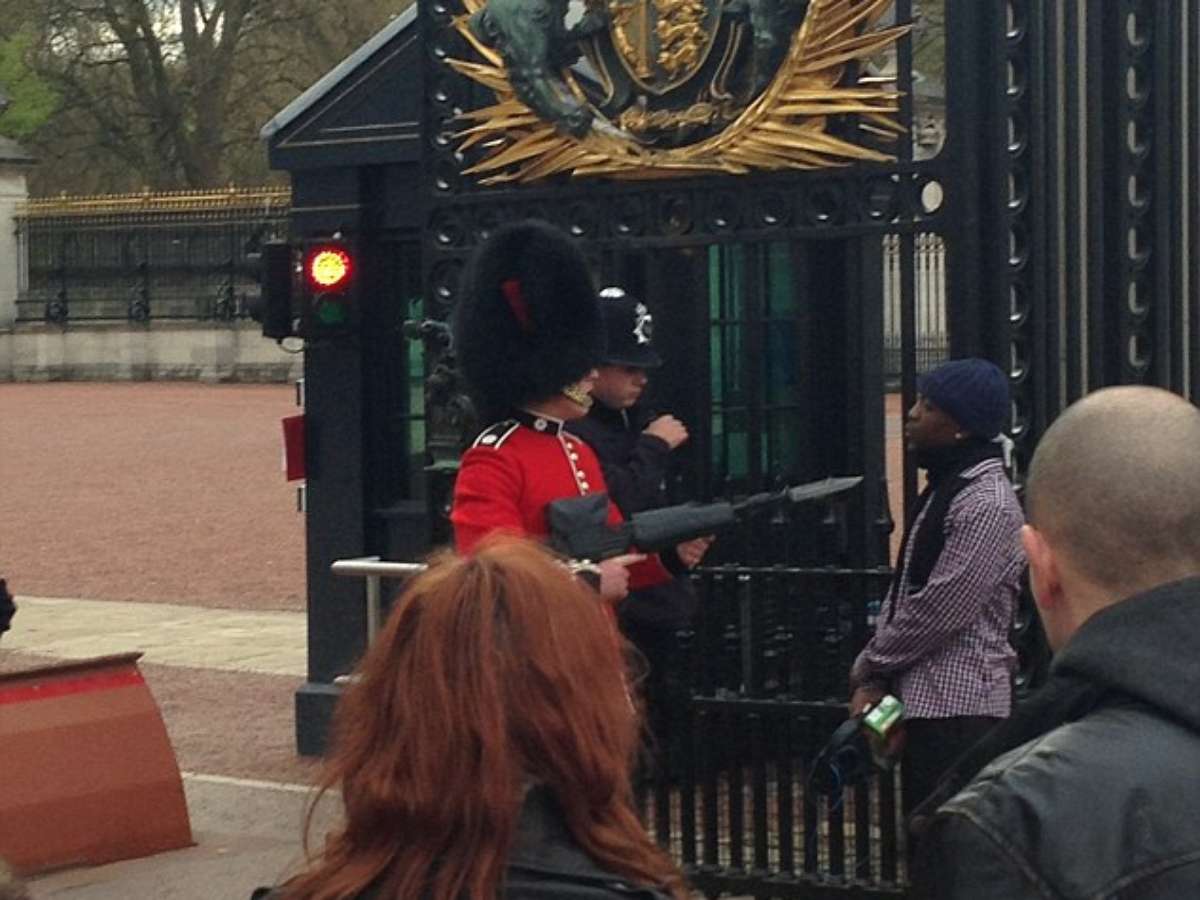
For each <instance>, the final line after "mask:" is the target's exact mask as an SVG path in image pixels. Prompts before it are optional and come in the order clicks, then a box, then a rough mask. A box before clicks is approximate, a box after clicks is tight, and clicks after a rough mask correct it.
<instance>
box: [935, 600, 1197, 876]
mask: <svg viewBox="0 0 1200 900" xmlns="http://www.w3.org/2000/svg"><path fill="white" fill-rule="evenodd" d="M1198 650H1200V578H1192V579H1187V580H1185V581H1180V582H1176V583H1173V584H1168V585H1163V586H1161V587H1159V588H1156V589H1155V590H1152V591H1148V592H1146V593H1144V594H1141V595H1139V596H1137V597H1133V598H1131V599H1129V600H1126V601H1124V602H1122V603H1119V604H1117V605H1116V606H1113V607H1111V608H1109V609H1107V610H1105V611H1103V612H1101V613H1099V614H1097V615H1096V616H1094V617H1093V618H1092V619H1090V620H1089V621H1088V622H1086V623H1085V624H1084V625H1083V627H1082V628H1080V629H1079V631H1078V632H1077V633H1076V634H1075V635H1074V637H1072V638H1071V640H1070V641H1068V643H1067V645H1066V646H1065V647H1064V648H1063V649H1062V651H1061V652H1060V653H1059V655H1058V656H1057V657H1056V659H1055V660H1054V663H1053V667H1052V669H1051V678H1050V680H1049V682H1048V683H1047V684H1046V686H1045V687H1044V688H1043V689H1042V690H1041V691H1039V692H1038V694H1037V695H1035V696H1034V697H1033V698H1031V699H1030V700H1029V701H1028V703H1027V705H1026V706H1025V707H1023V708H1019V709H1018V712H1017V714H1016V715H1014V717H1013V719H1011V720H1010V721H1009V722H1008V723H1007V724H1006V725H1003V726H1001V727H1000V728H999V729H997V731H996V732H995V733H994V735H993V736H992V737H990V738H988V739H987V740H985V741H984V742H983V744H981V745H980V748H983V747H984V746H985V745H987V744H989V743H990V744H991V745H992V749H999V750H1004V749H1006V748H1007V747H1015V749H1011V750H1009V751H1008V752H1006V753H1003V755H1001V756H999V758H996V759H995V760H994V761H993V762H991V763H990V764H988V765H986V766H985V767H984V768H983V769H982V771H980V772H979V774H978V775H976V776H975V778H974V779H973V780H971V781H970V783H969V784H967V786H966V787H965V789H964V790H962V791H961V792H959V793H957V794H956V795H954V796H953V798H952V799H950V800H949V801H948V802H946V803H944V804H942V805H941V806H940V807H939V808H937V811H936V812H935V813H933V814H932V818H931V819H929V820H928V823H927V827H926V829H925V830H924V833H923V835H922V837H921V848H922V857H921V859H920V861H919V863H918V867H917V872H918V875H917V879H916V880H917V890H916V896H918V897H922V898H933V900H1001V898H1003V900H1022V898H1047V900H1049V898H1054V900H1085V898H1086V900H1117V898H1138V900H1176V898H1184V897H1200V663H1198V662H1197V659H1198ZM1023 738H1032V739H1030V740H1027V741H1025V742H1024V743H1021V740H1022V739H1023ZM974 752H975V751H973V753H974ZM980 752H983V751H982V750H980ZM971 755H972V754H968V757H969V756H971ZM985 755H986V754H985ZM966 759H967V758H966V757H964V760H966ZM963 766H966V767H968V768H969V767H970V763H969V762H963V761H960V767H963ZM953 776H954V772H952V774H951V777H953ZM948 787H952V785H948ZM918 815H920V811H918Z"/></svg>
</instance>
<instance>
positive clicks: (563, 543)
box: [546, 475, 862, 562]
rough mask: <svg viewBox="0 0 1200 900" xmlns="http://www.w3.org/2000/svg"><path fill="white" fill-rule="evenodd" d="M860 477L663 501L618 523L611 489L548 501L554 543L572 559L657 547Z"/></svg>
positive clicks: (816, 496) (825, 493) (844, 486)
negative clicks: (611, 514)
mask: <svg viewBox="0 0 1200 900" xmlns="http://www.w3.org/2000/svg"><path fill="white" fill-rule="evenodd" d="M861 481H862V476H861V475H854V476H849V477H844V478H824V479H822V480H820V481H811V482H808V483H807V484H801V485H797V486H795V487H788V488H783V489H782V490H778V491H765V492H763V493H760V494H754V495H753V496H750V497H746V498H745V499H743V500H738V501H730V500H720V501H717V502H716V503H682V504H679V505H678V506H664V507H662V508H661V509H652V510H647V511H646V512H640V513H634V514H633V515H632V516H630V517H629V518H628V519H626V520H625V521H624V522H622V523H621V524H620V525H617V526H611V525H609V524H608V504H609V502H610V501H609V499H608V495H607V494H588V495H587V496H583V497H568V498H566V499H563V500H553V501H551V502H550V503H548V504H547V505H546V518H547V520H548V523H549V525H550V545H551V546H552V547H553V548H554V549H555V550H557V551H559V552H560V553H562V554H564V555H566V556H569V557H570V558H572V559H577V560H586V561H588V562H600V561H601V560H605V559H611V558H612V557H614V556H620V555H621V554H623V553H628V552H629V551H630V550H631V549H633V548H637V550H638V552H641V553H656V552H658V551H659V550H666V549H667V548H669V547H674V546H675V545H676V544H682V543H683V542H685V541H690V540H692V539H694V538H698V537H704V536H705V535H709V534H716V533H718V532H721V531H724V530H727V529H729V528H731V527H733V526H734V525H736V524H737V523H738V522H742V521H745V520H746V519H748V518H750V517H751V516H753V515H755V514H757V513H759V512H762V511H764V510H767V509H770V508H772V507H774V506H777V505H781V504H785V503H806V502H810V501H815V500H825V499H828V498H830V497H834V496H837V495H838V494H843V493H845V492H846V491H849V490H850V489H851V488H854V487H857V486H858V484H859V482H861Z"/></svg>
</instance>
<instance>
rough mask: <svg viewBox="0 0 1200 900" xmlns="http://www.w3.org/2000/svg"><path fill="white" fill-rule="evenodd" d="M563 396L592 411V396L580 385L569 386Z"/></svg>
mask: <svg viewBox="0 0 1200 900" xmlns="http://www.w3.org/2000/svg"><path fill="white" fill-rule="evenodd" d="M562 395H563V396H564V397H566V398H567V399H568V400H570V401H571V402H572V403H575V404H577V405H579V406H582V407H583V408H584V409H591V408H592V403H593V402H594V401H593V400H592V395H591V394H589V393H588V392H587V391H585V390H584V389H583V388H582V387H581V386H580V385H579V384H568V385H567V386H566V387H565V388H563V389H562Z"/></svg>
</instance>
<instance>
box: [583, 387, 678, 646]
mask: <svg viewBox="0 0 1200 900" xmlns="http://www.w3.org/2000/svg"><path fill="white" fill-rule="evenodd" d="M649 421H650V416H649V415H648V413H647V412H646V411H645V410H643V409H641V408H640V407H636V406H635V407H634V408H633V409H631V410H628V411H621V410H614V409H610V408H609V407H607V406H605V405H604V404H603V403H596V404H594V405H593V406H592V408H591V411H590V412H589V413H588V414H587V415H586V416H585V417H584V418H582V419H576V420H574V421H572V422H568V423H567V428H568V429H569V430H570V431H571V432H573V433H574V434H576V435H578V436H579V437H581V438H583V440H584V441H586V442H587V444H588V446H590V447H591V448H592V449H593V450H595V451H596V456H597V457H599V459H600V467H601V468H602V469H603V470H604V480H605V482H606V483H607V484H608V494H609V499H610V500H612V502H614V503H616V504H617V507H618V508H619V509H620V510H621V512H622V513H623V514H624V515H625V516H627V517H628V516H631V515H633V514H634V513H637V512H643V511H645V510H648V509H659V508H661V507H663V506H667V505H669V503H670V502H671V501H670V499H669V498H668V496H667V487H666V481H667V471H668V467H669V463H670V456H671V448H670V447H669V446H667V442H666V441H664V440H662V439H661V438H657V437H654V436H653V435H648V434H645V433H644V429H645V427H646V425H648V424H649ZM661 555H662V558H663V562H664V564H665V565H666V566H667V568H668V569H670V570H671V573H672V574H673V575H675V576H677V577H676V578H675V579H674V580H673V581H669V582H667V583H665V584H661V585H656V586H654V587H652V588H645V589H643V590H639V591H634V592H632V593H631V594H630V595H629V597H628V598H626V599H625V601H624V602H623V603H622V604H621V605H620V607H619V608H618V614H619V616H620V619H621V623H622V624H623V625H628V624H630V623H633V624H635V625H641V626H648V627H651V628H661V629H676V628H683V627H685V626H686V625H687V624H688V621H689V620H690V619H691V616H692V613H693V612H695V609H696V596H695V593H694V592H693V591H692V587H691V585H690V584H689V583H688V580H687V578H686V577H680V576H684V575H685V570H684V568H683V567H682V566H681V565H679V564H678V561H677V559H676V558H675V555H674V554H673V553H671V552H670V551H666V552H664V553H662V554H661Z"/></svg>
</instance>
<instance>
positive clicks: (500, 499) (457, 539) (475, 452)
mask: <svg viewBox="0 0 1200 900" xmlns="http://www.w3.org/2000/svg"><path fill="white" fill-rule="evenodd" d="M607 490H608V487H607V485H606V484H605V483H604V473H603V472H602V471H601V469H600V461H599V460H598V459H596V454H595V453H594V452H593V451H592V448H591V447H589V446H588V445H587V444H585V443H584V442H583V441H581V440H580V439H579V438H577V437H575V436H574V435H572V434H569V433H567V432H566V431H564V430H563V423H562V422H561V421H559V420H557V419H550V418H546V417H535V416H528V417H526V416H524V415H523V416H522V417H521V420H520V421H519V420H518V419H509V420H507V421H504V422H500V423H498V424H496V425H493V426H492V427H490V428H488V429H487V430H486V431H484V432H483V433H482V434H480V435H479V437H478V438H476V439H475V443H474V444H473V445H472V446H471V449H469V450H468V451H467V452H466V453H464V454H463V457H462V462H461V463H460V465H459V469H458V477H457V478H456V480H455V482H454V502H453V504H452V506H451V509H450V521H451V523H453V525H454V543H455V546H456V548H457V549H458V551H459V552H460V553H470V552H471V550H472V549H473V548H474V547H475V545H476V544H478V543H479V541H480V540H481V539H482V538H483V537H484V536H486V535H488V534H491V533H492V532H494V531H505V532H508V533H510V534H517V535H525V536H529V537H535V538H539V539H541V538H545V537H547V536H548V534H549V533H550V529H549V526H548V525H547V524H546V504H548V503H550V502H551V501H552V500H561V499H563V498H564V497H577V496H581V495H584V494H593V493H598V492H602V491H603V492H607ZM608 521H609V524H611V525H618V524H620V523H621V522H622V521H623V519H622V516H621V511H620V510H619V509H617V505H616V504H615V503H610V504H609V505H608ZM629 575H630V578H629V586H630V588H631V589H634V590H636V589H639V588H643V587H650V586H651V585H655V584H660V583H662V582H664V581H668V580H670V578H671V575H670V573H668V572H667V570H666V569H665V568H664V567H663V564H662V561H661V560H660V559H659V558H658V556H650V557H648V558H647V559H645V560H644V561H642V562H640V563H636V564H635V565H633V566H630V568H629Z"/></svg>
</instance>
